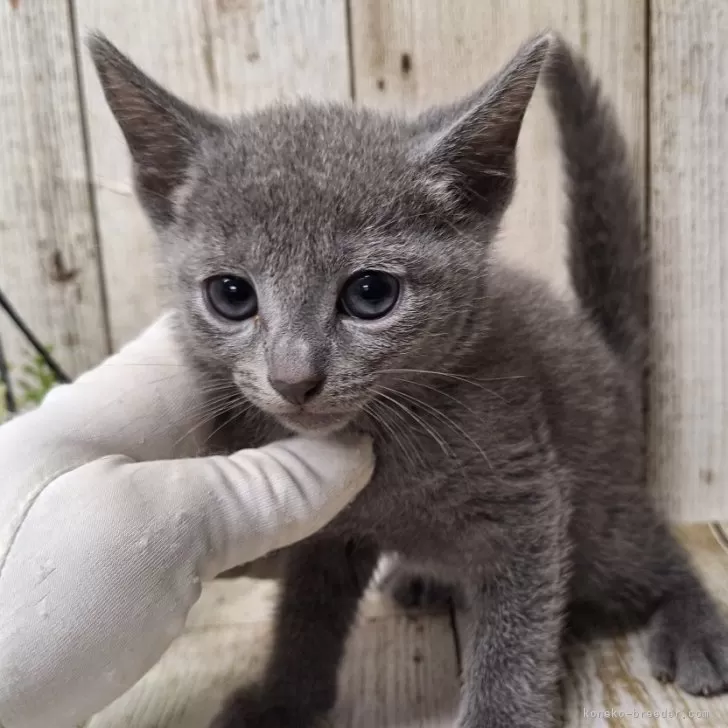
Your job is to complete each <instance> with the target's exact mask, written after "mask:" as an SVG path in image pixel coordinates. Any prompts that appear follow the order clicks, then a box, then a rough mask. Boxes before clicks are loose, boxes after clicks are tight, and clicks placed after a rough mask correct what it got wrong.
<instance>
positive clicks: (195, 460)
mask: <svg viewBox="0 0 728 728" xmlns="http://www.w3.org/2000/svg"><path fill="white" fill-rule="evenodd" d="M201 406H202V402H201V397H200V395H199V392H198V391H197V390H196V387H195V383H194V379H193V374H192V372H191V371H190V370H189V369H187V368H186V367H185V365H184V362H183V360H182V358H181V356H180V353H179V351H178V350H177V348H176V345H175V343H174V340H173V337H172V334H171V321H170V317H169V314H167V315H165V316H163V317H162V318H161V319H159V320H158V321H157V322H156V323H155V324H154V325H152V326H151V327H150V328H149V329H148V330H147V331H145V332H144V333H143V334H142V335H141V336H140V337H139V338H138V339H136V340H135V341H133V342H132V343H131V344H129V345H127V346H126V347H125V348H124V349H122V351H121V352H120V353H119V354H117V355H115V356H113V357H111V358H110V359H108V360H107V361H106V362H104V363H103V364H101V365H100V366H99V367H97V368H96V369H94V370H92V371H90V372H87V373H86V374H84V375H83V376H81V377H80V378H79V379H78V380H77V381H76V382H75V383H73V384H70V385H64V386H61V387H58V388H56V389H54V390H53V391H51V393H50V394H49V395H48V397H46V399H45V401H44V402H43V403H42V405H41V406H40V407H39V408H38V409H36V410H34V411H32V412H30V413H28V414H25V415H22V416H20V417H17V418H16V419H14V420H12V421H11V422H9V423H7V424H5V425H3V426H2V427H0V727H2V728H47V726H50V725H52V726H54V728H66V727H67V726H68V727H71V726H75V725H77V724H78V723H79V722H81V721H83V720H85V719H87V718H88V717H90V716H91V715H92V714H93V713H95V712H97V711H98V710H100V709H101V708H103V707H104V706H105V705H107V704H108V703H110V702H112V701H113V700H114V699H115V698H117V697H118V696H119V695H121V694H122V693H123V692H125V691H126V690H127V689H128V688H130V687H131V686H132V685H133V684H134V683H135V682H136V681H137V680H138V679H139V678H140V677H142V675H144V673H145V672H146V671H147V670H149V669H150V668H151V667H152V666H153V665H154V664H155V663H156V662H157V661H158V660H159V658H160V657H161V655H162V654H163V653H164V651H165V650H166V649H167V648H168V647H169V645H170V643H171V642H172V641H173V640H174V638H175V637H176V636H177V635H178V634H179V633H180V632H181V630H182V628H183V625H184V622H185V618H186V616H187V614H188V612H189V610H190V608H191V607H192V605H193V604H194V603H195V601H196V600H197V598H198V597H199V595H200V589H201V587H200V582H201V581H204V580H205V579H210V578H213V577H214V576H216V575H217V574H218V573H220V572H222V571H224V570H226V569H229V568H232V567H234V566H237V565H239V564H242V563H245V562H248V561H252V560H254V559H256V558H258V557H260V556H262V555H264V554H266V553H267V552H269V551H272V550H274V549H278V548H281V547H283V546H286V545H288V544H290V543H292V542H294V541H297V540H300V539H302V538H305V537H306V536H309V535H310V534H312V533H313V532H314V531H316V530H318V529H319V528H321V527H322V526H323V525H325V524H326V523H327V522H328V521H329V520H330V519H331V518H333V517H334V516H335V515H336V513H338V511H339V510H340V509H341V508H343V507H344V506H345V505H346V504H347V503H348V502H349V501H350V500H351V499H352V498H353V497H354V496H355V495H356V494H357V493H358V492H359V490H361V488H363V487H364V486H365V485H366V483H367V482H368V480H369V478H370V477H371V474H372V469H373V456H372V450H371V443H370V442H369V441H368V440H365V439H341V438H339V439H335V440H331V439H329V440H323V439H307V438H292V439H289V440H284V441H281V442H277V443H274V444H271V445H267V446H265V447H262V448H259V449H257V450H242V451H240V452H237V453H234V454H233V455H230V456H229V457H222V456H215V457H195V455H196V454H197V452H198V451H199V449H200V446H201V444H202V443H203V441H204V439H205V437H206V436H207V435H208V434H209V433H207V432H205V431H203V429H201V428H198V427H196V426H195V425H196V424H197V423H198V422H199V419H200V414H201Z"/></svg>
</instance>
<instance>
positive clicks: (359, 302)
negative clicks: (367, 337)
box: [339, 270, 399, 319]
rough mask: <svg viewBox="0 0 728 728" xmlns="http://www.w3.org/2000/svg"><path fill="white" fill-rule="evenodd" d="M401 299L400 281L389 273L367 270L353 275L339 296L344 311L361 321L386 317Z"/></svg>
mask: <svg viewBox="0 0 728 728" xmlns="http://www.w3.org/2000/svg"><path fill="white" fill-rule="evenodd" d="M398 298H399V281H398V280H397V279H396V278H395V277H394V276H393V275H390V274H389V273H384V272H383V271H376V270H365V271H362V272H361V273H356V274H355V275H353V276H352V277H351V278H349V280H348V281H347V282H346V284H345V285H344V289H343V290H342V291H341V295H340V296H339V306H340V307H341V309H342V311H343V312H344V313H345V314H347V315H349V316H352V317H353V318H359V319H377V318H381V317H382V316H386V315H387V314H388V313H389V312H390V311H391V310H392V309H393V308H394V304H395V303H397V299H398Z"/></svg>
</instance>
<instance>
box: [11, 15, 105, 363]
mask: <svg viewBox="0 0 728 728" xmlns="http://www.w3.org/2000/svg"><path fill="white" fill-rule="evenodd" d="M74 43H75V41H74V35H73V31H72V26H71V20H70V16H69V14H68V10H67V8H66V6H65V3H62V2H45V1H44V2H40V3H30V2H28V3H20V2H13V3H8V2H5V1H3V2H0V287H1V288H2V290H3V291H4V292H5V294H6V295H7V296H8V297H9V298H10V299H11V301H12V302H13V303H14V304H15V306H16V307H17V308H18V309H19V310H20V311H21V312H22V315H23V316H24V317H25V318H26V319H27V320H28V323H29V324H30V326H31V327H32V328H33V330H34V331H36V332H38V334H39V335H40V336H41V338H42V340H43V343H45V344H46V345H51V346H52V347H53V349H54V352H55V353H56V354H57V356H58V358H59V360H60V362H61V364H62V365H63V366H64V367H65V368H67V369H68V370H69V371H70V372H72V373H74V374H76V373H78V372H81V371H83V370H84V369H87V368H88V367H90V366H92V365H93V364H95V363H96V362H97V361H99V359H101V358H102V357H103V356H104V355H105V354H106V353H107V351H108V349H107V338H106V326H105V314H104V303H103V294H102V287H101V278H100V270H99V261H98V257H97V247H96V236H95V229H94V214H93V210H92V207H91V200H90V196H89V187H88V175H87V164H86V155H85V150H84V131H83V114H82V108H81V101H80V95H79V87H78V82H77V73H76V54H75V48H74ZM0 336H2V340H3V344H4V348H5V353H6V356H7V358H8V360H9V361H10V362H11V364H12V363H14V364H15V365H16V369H17V366H18V364H19V363H20V362H21V361H24V360H26V359H27V351H26V349H27V347H26V346H25V344H24V342H23V341H22V339H21V338H20V337H19V336H18V335H17V334H16V333H15V329H14V327H11V326H10V325H9V322H8V321H7V319H6V317H5V316H4V315H2V312H1V311H0Z"/></svg>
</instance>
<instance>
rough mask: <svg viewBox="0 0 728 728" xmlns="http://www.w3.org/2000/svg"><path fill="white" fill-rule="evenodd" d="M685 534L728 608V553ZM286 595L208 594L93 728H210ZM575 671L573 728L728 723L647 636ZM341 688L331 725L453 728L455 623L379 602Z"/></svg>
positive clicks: (261, 646) (598, 646)
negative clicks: (685, 684)
mask: <svg viewBox="0 0 728 728" xmlns="http://www.w3.org/2000/svg"><path fill="white" fill-rule="evenodd" d="M678 535H679V537H680V539H681V540H682V541H683V543H684V544H685V545H686V547H687V548H688V550H689V551H690V553H691V555H692V558H693V561H694V562H695V564H696V565H697V567H698V569H699V570H700V572H701V573H702V575H703V578H704V579H705V581H706V584H707V585H708V587H709V588H710V590H711V592H712V593H713V594H714V595H715V596H716V598H717V599H719V600H720V602H721V603H722V604H723V606H724V608H725V609H726V610H727V611H728V586H727V585H728V580H726V575H727V574H728V550H726V547H725V546H723V545H721V543H720V542H719V541H718V540H717V539H716V538H715V537H714V536H713V534H712V533H711V531H710V530H709V529H708V528H707V527H701V526H698V527H696V526H691V527H682V528H680V529H679V530H678ZM277 594H278V588H277V585H276V583H275V582H273V581H270V580H256V579H250V578H239V579H230V580H219V581H216V582H212V583H211V584H208V585H206V586H205V589H204V590H203V593H202V598H201V599H200V601H199V602H198V603H197V605H196V606H195V607H194V609H193V610H192V613H191V614H190V618H189V619H188V622H187V627H186V630H185V633H184V635H183V636H182V637H181V638H180V639H179V640H178V641H177V642H175V644H174V645H173V646H172V647H171V649H170V650H169V652H168V653H167V654H166V655H165V656H164V658H163V659H162V661H161V662H160V663H159V664H158V665H157V666H156V667H155V668H154V669H153V670H152V671H151V672H150V673H149V674H147V675H146V677H144V679H143V680H142V681H141V682H140V683H138V684H137V685H136V686H135V687H134V688H133V689H132V690H131V691H129V692H128V693H127V694H126V695H124V696H122V697H121V698H120V699H119V700H117V701H116V702H115V703H114V704H113V705H111V706H109V707H108V708H107V709H106V710H104V711H103V712H102V713H100V714H99V715H97V716H96V717H95V718H93V719H92V720H91V721H90V723H89V724H88V726H87V728H204V726H205V725H207V721H208V720H209V719H210V717H211V716H212V714H213V713H214V712H215V710H216V709H217V707H218V706H219V705H220V703H221V701H222V700H223V698H224V696H225V695H226V694H227V693H228V692H229V690H231V689H232V688H233V687H235V686H236V685H239V684H249V683H252V682H254V681H255V680H256V679H257V678H258V677H259V676H260V674H261V671H262V670H263V669H264V665H265V660H266V656H267V654H268V651H269V649H270V645H271V636H272V615H273V610H274V605H275V601H276V599H277ZM568 666H569V668H570V669H569V673H568V678H567V682H566V701H567V702H566V705H567V711H566V714H567V722H566V724H565V728H648V727H649V728H674V727H675V726H678V725H684V726H690V727H691V728H698V727H700V728H724V727H725V726H726V725H728V697H726V696H723V697H720V698H711V699H703V698H695V697H692V696H688V695H686V694H684V693H681V692H680V691H678V690H677V689H675V688H674V687H672V686H663V685H662V684H660V683H659V682H657V681H656V680H654V679H653V678H652V677H651V675H650V672H649V667H648V665H647V662H646V660H645V657H644V635H643V634H633V635H630V636H627V637H621V638H618V639H605V640H602V641H600V642H597V643H595V644H592V645H589V646H579V647H575V648H573V649H572V650H571V651H570V652H569V657H568ZM340 684H341V692H340V699H339V702H338V704H337V707H336V709H335V710H334V712H333V714H332V715H331V716H330V718H329V720H328V721H327V722H326V725H327V726H329V727H330V728H374V727H376V728H451V726H453V725H454V724H453V719H454V716H455V715H456V706H457V701H458V693H459V679H458V665H457V659H456V650H455V637H454V634H453V632H452V630H451V628H450V621H449V619H448V618H447V617H446V616H441V615H418V616H412V615H407V614H404V613H402V612H400V611H398V610H397V609H396V608H395V607H394V606H393V605H392V604H391V603H390V602H388V601H386V600H385V599H383V598H382V597H380V596H378V595H376V594H371V595H370V597H369V598H368V599H367V600H366V601H365V603H364V604H363V606H362V610H361V615H360V618H359V623H358V626H357V628H356V629H355V630H354V633H353V635H352V637H351V639H350V641H349V645H348V650H347V657H346V662H345V665H344V667H343V669H342V675H341V682H340ZM678 713H679V715H678Z"/></svg>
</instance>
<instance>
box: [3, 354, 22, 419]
mask: <svg viewBox="0 0 728 728" xmlns="http://www.w3.org/2000/svg"><path fill="white" fill-rule="evenodd" d="M0 381H2V382H3V383H4V384H5V406H6V407H7V408H8V412H17V411H18V406H17V404H16V402H15V395H14V394H13V385H12V384H11V383H10V372H9V371H8V362H7V359H6V358H5V351H4V350H3V342H2V341H0Z"/></svg>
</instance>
